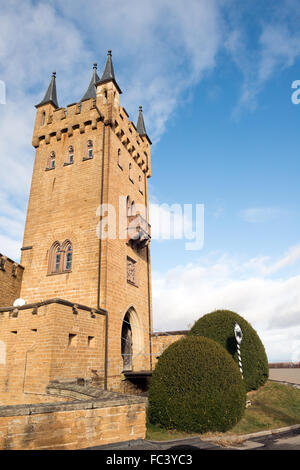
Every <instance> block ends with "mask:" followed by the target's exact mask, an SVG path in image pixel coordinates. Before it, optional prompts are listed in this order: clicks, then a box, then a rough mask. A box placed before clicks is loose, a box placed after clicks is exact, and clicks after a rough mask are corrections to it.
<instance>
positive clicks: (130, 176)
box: [129, 163, 133, 182]
mask: <svg viewBox="0 0 300 470" xmlns="http://www.w3.org/2000/svg"><path fill="white" fill-rule="evenodd" d="M129 179H130V181H132V182H133V176H132V163H129Z"/></svg>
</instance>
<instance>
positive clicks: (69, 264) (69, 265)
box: [65, 244, 72, 271]
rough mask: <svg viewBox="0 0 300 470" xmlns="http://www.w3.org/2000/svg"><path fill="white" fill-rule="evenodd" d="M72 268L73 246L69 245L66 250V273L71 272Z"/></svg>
mask: <svg viewBox="0 0 300 470" xmlns="http://www.w3.org/2000/svg"><path fill="white" fill-rule="evenodd" d="M71 268H72V245H71V244H68V247H67V249H66V250H65V271H71Z"/></svg>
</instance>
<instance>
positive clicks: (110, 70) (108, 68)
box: [97, 49, 122, 94]
mask: <svg viewBox="0 0 300 470" xmlns="http://www.w3.org/2000/svg"><path fill="white" fill-rule="evenodd" d="M110 81H112V82H113V83H114V84H115V86H116V88H117V90H118V92H119V93H120V94H121V93H122V91H121V89H120V87H119V85H118V84H117V82H116V78H115V72H114V66H113V63H112V58H111V50H110V49H109V51H108V52H107V60H106V64H105V69H104V72H103V74H102V77H101V78H100V80H99V81H98V82H97V85H101V84H103V83H107V82H110Z"/></svg>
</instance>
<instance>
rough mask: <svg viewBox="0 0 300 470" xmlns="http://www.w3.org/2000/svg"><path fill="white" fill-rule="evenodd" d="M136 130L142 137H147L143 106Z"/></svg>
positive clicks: (140, 108) (140, 109)
mask: <svg viewBox="0 0 300 470" xmlns="http://www.w3.org/2000/svg"><path fill="white" fill-rule="evenodd" d="M136 130H137V131H138V133H139V134H140V135H141V136H144V135H147V132H146V127H145V122H144V116H143V108H142V106H140V107H139V117H138V122H137V125H136Z"/></svg>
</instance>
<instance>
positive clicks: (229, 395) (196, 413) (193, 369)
mask: <svg viewBox="0 0 300 470" xmlns="http://www.w3.org/2000/svg"><path fill="white" fill-rule="evenodd" d="M245 402H246V392H245V386H244V383H243V380H242V377H241V374H240V371H239V369H238V366H237V365H236V363H235V362H234V360H233V359H232V357H231V356H230V354H228V352H227V351H226V350H225V349H224V348H223V347H222V346H220V345H219V344H218V343H216V342H215V341H212V340H210V339H208V338H204V337H197V336H188V337H186V338H183V339H180V340H179V341H176V342H175V343H173V344H171V345H170V346H169V347H168V348H167V349H165V351H164V352H163V354H162V355H161V357H160V358H159V361H158V363H157V365H156V368H155V370H154V372H153V375H152V378H151V381H150V387H149V409H148V414H149V420H150V422H152V423H154V424H159V425H161V426H163V427H164V428H167V429H178V430H182V431H188V432H197V433H204V432H207V431H227V430H228V429H230V428H231V427H233V426H234V425H235V424H236V423H237V422H238V421H239V420H240V419H241V417H242V415H243V413H244V409H245Z"/></svg>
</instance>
